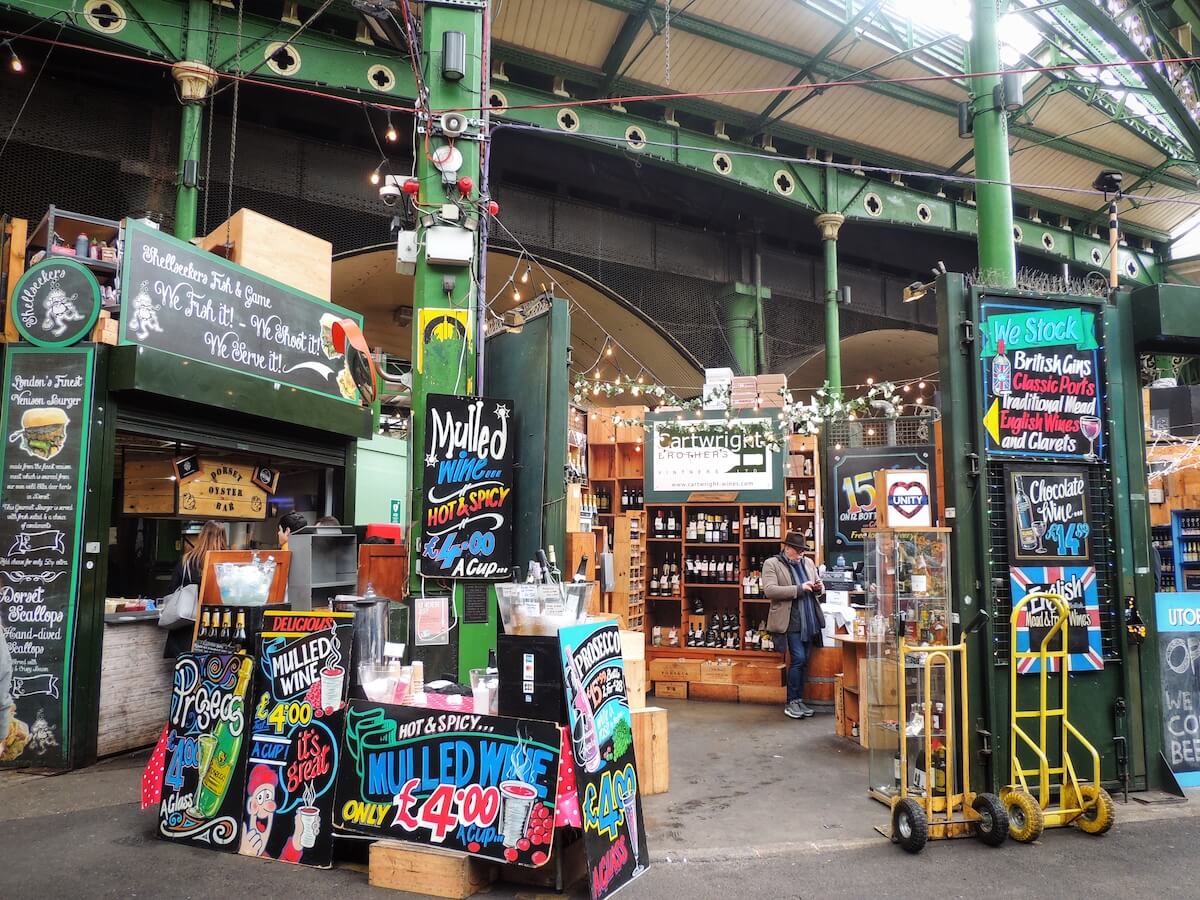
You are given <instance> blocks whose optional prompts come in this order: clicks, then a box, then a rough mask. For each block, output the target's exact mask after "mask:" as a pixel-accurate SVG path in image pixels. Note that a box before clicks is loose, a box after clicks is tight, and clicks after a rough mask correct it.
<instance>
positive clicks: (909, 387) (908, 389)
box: [904, 384, 912, 394]
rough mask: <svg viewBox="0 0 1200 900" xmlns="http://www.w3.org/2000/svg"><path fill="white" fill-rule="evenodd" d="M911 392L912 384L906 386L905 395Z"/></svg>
mask: <svg viewBox="0 0 1200 900" xmlns="http://www.w3.org/2000/svg"><path fill="white" fill-rule="evenodd" d="M910 390H912V385H911V384H906V385H905V386H904V393H906V394H907V393H908V392H909V391H910Z"/></svg>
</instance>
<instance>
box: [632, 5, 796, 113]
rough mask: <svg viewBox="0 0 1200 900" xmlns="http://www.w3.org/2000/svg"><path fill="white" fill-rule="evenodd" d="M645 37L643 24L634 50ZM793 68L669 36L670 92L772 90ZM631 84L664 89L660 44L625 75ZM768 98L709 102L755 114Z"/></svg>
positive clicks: (700, 41)
mask: <svg viewBox="0 0 1200 900" xmlns="http://www.w3.org/2000/svg"><path fill="white" fill-rule="evenodd" d="M649 36H650V28H649V26H643V27H642V31H641V33H640V34H639V35H638V38H637V40H635V41H634V43H633V46H634V48H635V51H636V50H637V49H639V48H641V46H642V45H643V44H644V43H645V41H646V39H647V38H648V37H649ZM794 74H795V70H794V69H792V68H790V67H788V66H785V65H783V64H782V63H777V62H773V61H771V60H769V59H766V58H764V57H761V56H755V55H753V54H751V53H744V52H742V51H740V50H734V49H732V48H730V47H725V46H722V45H721V44H717V43H714V42H713V41H710V40H707V39H705V38H700V37H696V36H695V35H690V34H684V33H682V32H674V33H672V35H671V85H670V88H669V89H670V90H674V91H705V90H707V91H719V90H728V89H732V88H762V87H776V86H778V85H783V84H787V83H788V81H790V80H791V78H792V76H793V75H794ZM626 75H627V76H628V77H629V78H631V79H633V80H634V81H641V82H645V83H646V84H653V85H658V86H660V87H662V88H663V89H664V90H666V89H667V88H666V42H665V41H664V40H663V38H662V37H661V36H659V37H658V38H656V39H655V40H654V42H653V43H651V44H650V46H649V47H647V49H646V52H645V53H643V54H642V55H641V56H640V57H639V58H638V60H637V62H635V63H634V64H633V65H632V66H631V67H630V68H629V69H628V71H627V72H626ZM773 96H774V95H773V94H772V93H760V94H731V95H728V96H723V97H713V98H712V100H713V101H714V102H717V103H722V104H724V105H725V106H732V107H734V108H736V109H742V110H749V111H751V112H758V111H759V110H761V109H762V108H763V107H764V106H766V105H767V104H768V103H769V102H770V101H771V98H772V97H773Z"/></svg>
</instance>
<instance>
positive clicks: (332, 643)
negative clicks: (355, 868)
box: [241, 611, 354, 868]
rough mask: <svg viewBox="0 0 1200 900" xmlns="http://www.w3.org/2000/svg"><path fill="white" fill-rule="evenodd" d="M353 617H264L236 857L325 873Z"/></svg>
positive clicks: (283, 614) (307, 614) (318, 614)
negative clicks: (264, 858)
mask: <svg viewBox="0 0 1200 900" xmlns="http://www.w3.org/2000/svg"><path fill="white" fill-rule="evenodd" d="M353 628H354V615H353V613H335V612H324V611H322V612H305V613H290V612H274V611H269V612H265V613H263V626H262V642H261V644H260V650H259V654H258V667H257V671H256V675H255V682H254V691H253V693H252V694H251V695H250V704H249V705H250V707H251V708H252V709H253V710H254V720H253V728H252V733H251V738H250V759H249V761H248V763H247V766H248V769H247V775H246V794H245V809H244V811H243V828H242V843H241V853H242V854H243V855H244V856H261V857H266V858H270V859H279V860H282V861H284V862H290V863H303V864H305V865H309V866H318V867H321V868H329V866H331V865H332V864H333V785H334V779H335V778H336V777H337V769H338V755H339V753H340V748H339V744H340V743H341V737H342V720H343V717H344V714H345V706H346V695H347V694H348V692H349V689H350V679H349V678H348V677H347V667H348V666H349V664H350V638H351V632H352V630H353Z"/></svg>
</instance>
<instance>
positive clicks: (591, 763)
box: [566, 647, 603, 772]
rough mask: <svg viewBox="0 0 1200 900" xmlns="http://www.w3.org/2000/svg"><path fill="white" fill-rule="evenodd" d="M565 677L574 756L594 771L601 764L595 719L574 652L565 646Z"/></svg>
mask: <svg viewBox="0 0 1200 900" xmlns="http://www.w3.org/2000/svg"><path fill="white" fill-rule="evenodd" d="M566 657H567V677H568V678H569V679H570V681H571V695H572V700H571V703H572V705H574V707H575V723H574V725H573V726H572V728H571V742H572V744H573V745H574V751H575V758H576V759H577V760H578V761H579V762H580V763H582V764H583V767H584V769H585V770H587V771H588V772H596V771H598V770H599V769H600V767H601V765H602V764H603V763H602V762H601V759H600V740H599V738H597V737H596V720H595V718H594V717H593V716H592V707H591V704H589V703H588V701H587V694H586V692H585V691H584V688H583V678H582V677H581V676H580V674H579V667H578V665H577V664H576V662H575V655H574V652H573V651H572V649H571V648H570V647H567V648H566Z"/></svg>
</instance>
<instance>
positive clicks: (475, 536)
mask: <svg viewBox="0 0 1200 900" xmlns="http://www.w3.org/2000/svg"><path fill="white" fill-rule="evenodd" d="M427 403H428V405H427V407H426V410H425V446H424V450H423V455H424V459H425V478H424V493H423V494H422V496H421V526H422V534H421V565H420V571H421V574H422V575H425V576H428V577H434V578H478V579H482V580H485V581H504V580H506V579H507V578H508V577H509V576H510V574H511V572H512V523H513V502H512V491H513V450H514V448H513V439H512V435H511V434H510V433H509V417H510V416H511V415H512V405H511V404H512V401H509V400H495V399H492V398H487V397H462V396H453V395H450V394H430V395H429V397H428V400H427Z"/></svg>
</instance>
